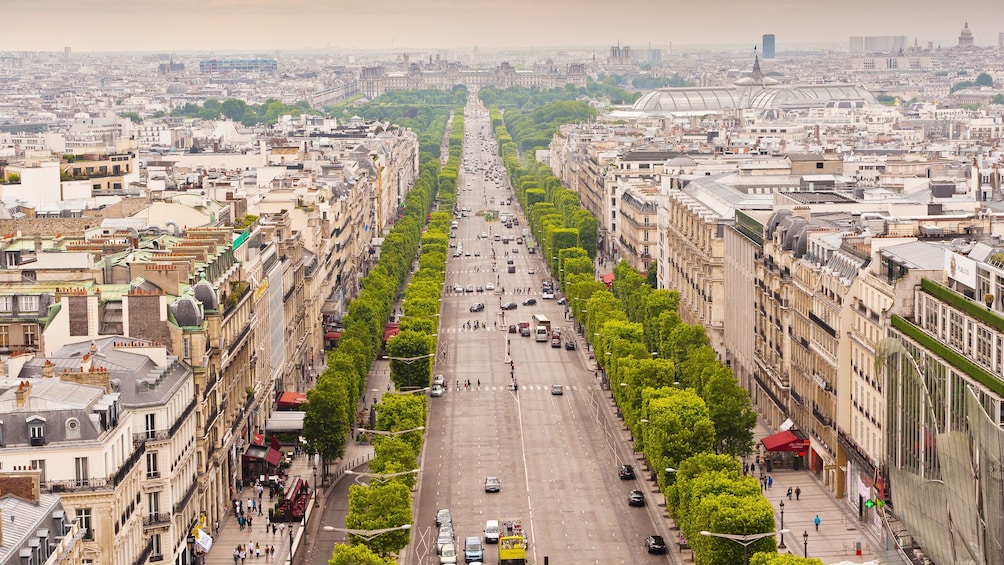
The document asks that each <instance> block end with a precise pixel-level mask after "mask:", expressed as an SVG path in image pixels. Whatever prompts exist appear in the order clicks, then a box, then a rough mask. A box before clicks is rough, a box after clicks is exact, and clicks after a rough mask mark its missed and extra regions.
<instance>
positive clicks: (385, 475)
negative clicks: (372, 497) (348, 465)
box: [345, 469, 421, 483]
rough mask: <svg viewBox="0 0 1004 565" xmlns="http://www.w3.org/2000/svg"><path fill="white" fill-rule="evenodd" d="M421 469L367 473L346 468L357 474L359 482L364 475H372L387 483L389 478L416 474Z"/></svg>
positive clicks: (349, 471) (350, 472)
mask: <svg viewBox="0 0 1004 565" xmlns="http://www.w3.org/2000/svg"><path fill="white" fill-rule="evenodd" d="M420 471H421V469H412V470H410V471H401V472H400V473H366V472H359V471H353V470H351V469H346V470H345V474H346V475H355V476H356V482H357V483H358V482H359V479H361V478H362V477H370V478H373V479H376V480H378V481H380V482H381V483H385V482H387V480H388V479H393V478H394V477H402V476H404V475H414V474H418V473H419V472H420Z"/></svg>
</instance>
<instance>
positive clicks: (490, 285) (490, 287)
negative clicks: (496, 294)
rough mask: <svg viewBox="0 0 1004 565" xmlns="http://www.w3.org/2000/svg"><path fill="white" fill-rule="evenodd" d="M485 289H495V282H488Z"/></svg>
mask: <svg viewBox="0 0 1004 565" xmlns="http://www.w3.org/2000/svg"><path fill="white" fill-rule="evenodd" d="M485 290H495V283H488V284H486V285H485Z"/></svg>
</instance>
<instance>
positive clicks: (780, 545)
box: [777, 500, 788, 549]
mask: <svg viewBox="0 0 1004 565" xmlns="http://www.w3.org/2000/svg"><path fill="white" fill-rule="evenodd" d="M780 506H781V531H782V532H783V531H784V501H783V500H782V501H781V502H780ZM787 547H788V546H786V545H784V534H781V543H779V544H777V548H778V549H786V548H787Z"/></svg>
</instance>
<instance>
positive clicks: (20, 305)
mask: <svg viewBox="0 0 1004 565" xmlns="http://www.w3.org/2000/svg"><path fill="white" fill-rule="evenodd" d="M15 298H17V311H18V312H32V313H37V312H38V308H39V297H38V296H37V295H20V296H17V297H14V296H11V295H6V296H0V313H10V312H13V311H14V299H15Z"/></svg>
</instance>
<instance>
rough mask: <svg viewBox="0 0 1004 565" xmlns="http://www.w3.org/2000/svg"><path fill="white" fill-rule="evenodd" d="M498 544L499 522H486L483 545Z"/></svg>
mask: <svg viewBox="0 0 1004 565" xmlns="http://www.w3.org/2000/svg"><path fill="white" fill-rule="evenodd" d="M498 542H499V521H498V520H488V521H487V522H485V543H498Z"/></svg>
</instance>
